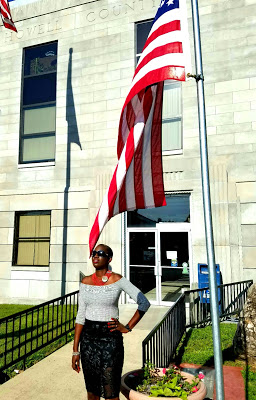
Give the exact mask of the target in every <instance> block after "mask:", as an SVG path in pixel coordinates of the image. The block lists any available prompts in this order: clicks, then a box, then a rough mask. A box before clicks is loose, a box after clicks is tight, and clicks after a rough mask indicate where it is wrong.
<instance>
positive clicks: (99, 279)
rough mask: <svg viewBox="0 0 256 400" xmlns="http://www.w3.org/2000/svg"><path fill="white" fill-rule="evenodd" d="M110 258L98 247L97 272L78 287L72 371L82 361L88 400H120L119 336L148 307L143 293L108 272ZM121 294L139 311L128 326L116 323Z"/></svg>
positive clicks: (95, 253)
mask: <svg viewBox="0 0 256 400" xmlns="http://www.w3.org/2000/svg"><path fill="white" fill-rule="evenodd" d="M112 257H113V252H112V250H111V248H110V247H109V246H106V245H104V244H100V245H98V246H97V247H96V248H95V250H93V252H92V263H93V266H94V268H95V269H96V271H95V273H94V274H92V275H90V276H86V277H85V278H83V280H82V283H81V284H80V292H79V308H78V313H77V318H76V325H75V337H74V346H73V350H74V351H73V356H72V368H73V369H74V370H75V371H77V372H79V371H80V358H81V362H82V367H83V373H84V379H85V384H86V389H87V392H88V400H99V398H100V397H103V398H105V399H115V400H118V399H119V392H120V382H121V374H122V368H123V359H124V349H123V337H122V334H123V333H128V332H131V331H132V329H133V328H134V326H135V325H136V324H137V323H138V322H139V320H140V319H141V318H142V317H143V315H144V314H145V312H146V311H147V310H148V308H149V306H150V303H149V301H148V300H147V299H146V297H145V296H144V294H143V293H141V292H140V290H139V289H138V288H136V287H135V286H134V285H133V284H132V283H131V282H129V281H128V280H127V279H126V278H124V277H122V276H121V275H119V274H116V273H115V272H111V271H109V269H108V265H109V263H110V262H111V260H112ZM122 291H125V292H126V293H127V294H128V295H129V296H130V297H131V298H132V299H133V300H134V301H136V302H137V304H138V310H137V311H136V312H135V314H134V315H133V317H132V318H131V319H130V321H129V322H128V324H127V325H123V324H121V323H120V322H119V320H118V317H119V310H118V300H119V297H120V294H121V292H122ZM79 343H80V352H79V351H78V347H79Z"/></svg>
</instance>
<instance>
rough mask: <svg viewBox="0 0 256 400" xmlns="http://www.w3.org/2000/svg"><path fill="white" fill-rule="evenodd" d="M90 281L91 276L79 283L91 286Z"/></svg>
mask: <svg viewBox="0 0 256 400" xmlns="http://www.w3.org/2000/svg"><path fill="white" fill-rule="evenodd" d="M91 281H92V276H91V275H88V276H85V277H84V278H83V279H82V280H81V282H82V283H84V284H85V285H90V284H91Z"/></svg>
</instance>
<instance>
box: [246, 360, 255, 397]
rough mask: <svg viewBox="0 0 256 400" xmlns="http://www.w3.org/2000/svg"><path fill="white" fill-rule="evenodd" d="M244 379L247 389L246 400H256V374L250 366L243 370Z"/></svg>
mask: <svg viewBox="0 0 256 400" xmlns="http://www.w3.org/2000/svg"><path fill="white" fill-rule="evenodd" d="M243 378H244V381H245V387H246V399H248V400H256V372H253V371H252V370H251V368H250V367H249V366H247V367H246V368H245V369H244V370H243Z"/></svg>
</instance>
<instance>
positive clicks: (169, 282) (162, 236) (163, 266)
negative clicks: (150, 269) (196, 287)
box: [158, 231, 190, 304]
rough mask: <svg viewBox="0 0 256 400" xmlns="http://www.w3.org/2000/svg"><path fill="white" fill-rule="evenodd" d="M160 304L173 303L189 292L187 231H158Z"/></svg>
mask: <svg viewBox="0 0 256 400" xmlns="http://www.w3.org/2000/svg"><path fill="white" fill-rule="evenodd" d="M158 238H159V243H160V245H159V264H160V265H159V275H160V279H159V281H160V288H159V291H160V304H164V303H173V302H175V301H176V300H177V299H178V297H179V296H180V294H181V293H182V291H183V290H189V288H190V279H189V231H180V232H179V231H173V232H170V231H159V232H158Z"/></svg>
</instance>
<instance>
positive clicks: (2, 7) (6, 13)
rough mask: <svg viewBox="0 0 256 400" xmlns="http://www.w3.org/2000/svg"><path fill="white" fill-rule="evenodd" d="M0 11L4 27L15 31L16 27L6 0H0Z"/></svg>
mask: <svg viewBox="0 0 256 400" xmlns="http://www.w3.org/2000/svg"><path fill="white" fill-rule="evenodd" d="M0 12H1V18H2V21H3V24H4V26H5V28H8V29H11V30H12V31H14V32H17V29H16V27H15V25H14V23H13V20H12V16H11V11H10V7H9V3H8V0H0Z"/></svg>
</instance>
